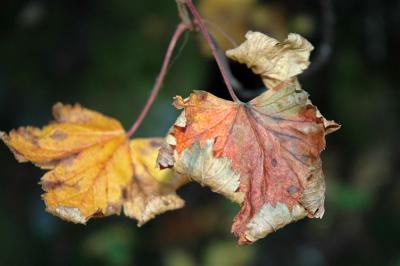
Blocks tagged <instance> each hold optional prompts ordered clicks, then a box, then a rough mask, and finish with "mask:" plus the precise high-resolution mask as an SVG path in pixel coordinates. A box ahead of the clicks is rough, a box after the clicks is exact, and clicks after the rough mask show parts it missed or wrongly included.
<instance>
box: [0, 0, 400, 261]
mask: <svg viewBox="0 0 400 266" xmlns="http://www.w3.org/2000/svg"><path fill="white" fill-rule="evenodd" d="M195 2H196V1H195ZM323 2H325V1H323V0H321V1H307V2H305V1H294V0H285V1H258V2H257V4H258V5H266V4H268V5H275V6H279V8H280V9H281V12H282V14H284V17H285V18H286V19H287V20H288V21H287V22H286V23H284V31H285V34H284V35H286V32H298V31H300V30H301V29H304V31H305V32H300V33H301V34H303V35H304V36H305V37H307V38H308V39H310V41H311V43H313V45H314V46H315V52H313V53H312V55H311V61H312V62H314V61H315V59H316V58H315V56H316V54H317V53H318V51H319V49H320V47H321V42H322V40H323V38H322V37H323V35H324V33H325V32H326V28H325V27H324V24H323V23H322V22H323V18H324V17H323V16H322V15H321V14H322V9H321V6H322V3H323ZM332 2H333V7H332V10H331V11H332V12H333V13H334V15H335V24H334V26H333V31H334V36H335V38H334V40H333V41H332V42H331V43H330V45H329V47H330V49H331V51H332V54H331V55H330V57H329V59H328V61H327V63H326V64H325V65H324V66H323V67H321V68H319V69H318V71H317V72H314V73H313V74H310V75H309V76H306V77H302V78H301V82H302V85H303V88H304V89H306V90H307V91H309V92H310V94H311V95H312V96H311V100H312V101H313V103H314V104H315V105H317V106H319V109H320V110H321V112H322V113H323V114H324V115H325V116H326V117H334V118H335V119H337V121H340V123H341V124H342V125H343V127H342V129H341V130H340V131H339V132H338V133H337V134H335V135H332V137H331V138H329V139H328V145H329V149H328V150H327V151H325V152H324V153H323V155H322V157H323V160H324V172H325V173H326V180H327V199H326V205H325V209H326V212H325V216H324V218H323V219H322V220H303V221H300V222H297V223H295V224H293V225H292V226H290V227H287V228H286V229H285V230H281V231H279V232H277V233H276V234H273V235H271V236H269V237H268V238H266V239H264V240H262V241H259V242H257V243H255V244H254V245H253V246H251V247H250V251H246V250H245V251H243V250H242V248H240V250H238V249H236V247H235V246H234V245H233V244H232V243H235V239H234V237H233V236H232V235H230V233H229V232H227V230H226V228H227V227H228V226H229V225H230V224H231V222H232V219H233V217H234V215H235V213H237V211H238V208H237V207H236V206H235V205H234V204H231V203H229V202H227V201H225V200H224V199H223V198H222V197H220V196H218V195H214V194H213V193H211V192H209V191H208V190H207V189H205V188H202V187H201V186H199V185H196V184H190V185H188V186H187V187H185V188H184V189H183V190H182V191H181V192H180V195H181V196H182V197H183V198H184V199H185V200H186V204H187V206H188V208H184V209H181V210H180V211H177V212H171V213H167V214H164V215H161V216H160V217H159V218H158V219H157V220H154V221H151V222H149V223H148V224H146V225H144V226H143V227H142V228H140V230H139V229H137V227H136V224H135V222H134V221H132V220H130V219H127V218H122V217H109V218H105V219H102V220H93V222H91V223H90V224H89V225H87V226H79V225H74V224H69V223H66V222H63V221H59V220H58V219H57V218H54V217H52V216H51V215H49V214H48V213H46V212H45V211H44V210H43V208H44V205H43V202H42V201H41V200H40V198H39V197H38V195H39V194H40V193H41V189H40V186H39V185H38V184H37V182H38V181H39V178H40V176H42V174H43V172H42V171H40V170H37V169H35V167H34V166H33V165H29V164H23V165H20V164H17V163H16V162H15V160H14V158H13V157H12V155H11V154H10V153H9V151H8V149H7V148H6V146H5V145H0V167H1V169H2V171H1V172H2V174H1V179H0V191H1V193H0V208H1V210H2V212H1V213H0V235H1V236H2V241H1V242H0V264H1V265H21V264H22V265H39V264H40V265H77V264H78V265H79V264H80V265H83V264H84V265H168V266H169V265H178V266H179V265H182V266H184V265H201V266H202V265H214V264H213V263H219V265H221V266H223V265H224V263H225V265H227V266H231V265H254V266H261V265H307V266H308V265H398V264H399V263H400V255H399V246H400V239H399V236H400V178H399V173H400V168H399V165H400V161H399V158H400V154H399V151H400V147H399V146H400V144H399V143H400V142H399V141H398V136H397V135H398V134H397V132H398V131H399V130H400V121H399V119H398V117H399V116H400V105H399V103H398V99H400V90H399V89H398V59H397V58H398V57H399V55H398V54H399V53H398V47H400V19H399V16H398V14H399V13H400V3H399V1H396V0H388V1H377V0H367V1H360V0H357V1H344V0H338V1H332ZM199 3H200V1H199ZM232 3H233V2H232ZM232 8H233V7H232ZM177 22H178V18H177V16H176V7H175V4H174V3H173V1H172V2H171V1H121V0H117V1H103V0H101V1H66V0H62V1H22V0H16V1H3V3H2V5H1V8H0V25H1V29H2V30H1V33H0V34H1V38H0V58H1V61H0V110H1V111H0V118H1V119H0V120H1V123H0V129H1V130H3V131H9V130H10V129H11V128H15V127H18V126H20V125H26V124H31V125H43V124H45V123H46V121H48V120H49V119H50V115H49V112H48V110H49V109H50V107H51V106H52V104H53V103H54V102H57V101H63V102H67V103H74V102H81V103H82V104H83V105H85V106H87V107H90V108H92V109H96V110H99V111H101V112H103V113H107V114H109V115H110V116H113V117H117V118H119V120H121V121H122V123H123V125H124V126H125V128H127V127H128V126H130V124H131V123H132V122H133V120H134V119H135V117H136V115H137V114H138V112H139V110H140V109H141V106H142V104H143V101H144V100H145V99H146V97H147V95H148V92H149V90H150V88H151V86H152V84H153V82H154V80H155V78H156V74H157V72H158V70H159V67H160V64H161V61H162V57H163V54H164V52H165V49H166V46H167V43H168V39H169V37H170V36H171V34H172V32H173V30H174V28H175V24H176V23H177ZM225 24H231V23H225ZM232 24H234V23H233V22H232ZM267 24H278V21H274V20H272V22H268V23H267ZM246 27H247V26H245V27H241V28H246ZM270 27H274V26H273V25H270ZM248 29H249V30H250V29H251V30H256V29H255V28H248ZM225 30H226V29H225ZM266 33H269V34H270V35H271V32H266ZM274 37H276V38H279V36H274ZM194 39H195V38H192V37H189V39H188V41H187V45H186V47H185V49H184V50H183V52H182V53H181V55H180V57H179V58H178V59H177V60H175V63H174V64H173V66H172V67H171V68H170V70H169V75H168V77H167V79H166V81H165V85H164V87H163V89H162V92H161V95H160V97H159V98H158V99H157V101H156V105H155V106H154V107H153V108H152V110H151V112H150V116H149V117H148V118H146V120H145V124H144V127H142V128H141V129H140V130H139V132H138V133H137V135H136V137H147V136H150V134H151V135H153V134H157V135H164V134H165V133H166V132H167V130H168V127H169V125H170V124H171V123H172V122H173V120H174V118H175V117H176V115H177V113H176V112H175V111H174V110H173V109H174V108H173V107H171V106H170V102H171V97H172V96H175V95H177V94H179V95H188V93H189V91H190V90H192V89H199V88H208V89H209V90H210V92H212V93H213V94H216V95H218V96H220V97H225V98H228V97H229V95H228V94H227V92H226V89H225V87H224V86H223V84H222V82H221V79H220V75H219V73H218V72H217V71H216V68H215V64H214V63H211V62H210V61H207V59H205V58H204V57H203V56H201V55H200V53H199V52H198V48H199V45H198V43H197V42H196V41H194ZM178 47H179V44H178ZM233 72H234V74H235V75H236V76H237V77H238V78H239V79H240V81H241V82H242V83H243V84H244V85H245V87H246V88H250V89H248V90H247V92H248V93H250V94H251V93H252V92H253V91H254V90H253V89H251V88H255V87H257V86H259V85H260V84H261V83H260V81H259V80H257V79H254V78H253V75H249V73H248V72H246V70H245V67H243V68H242V67H240V66H237V65H235V64H234V65H233ZM305 74H307V73H305ZM255 93H256V92H255ZM232 245H233V246H232ZM245 248H247V247H245ZM222 256H224V257H225V258H222ZM236 256H237V257H236ZM231 257H232V259H235V260H234V262H237V264H232V261H229V259H230V258H231ZM224 259H226V261H223V260H224Z"/></svg>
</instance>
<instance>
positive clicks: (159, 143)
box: [150, 139, 161, 148]
mask: <svg viewBox="0 0 400 266" xmlns="http://www.w3.org/2000/svg"><path fill="white" fill-rule="evenodd" d="M150 146H151V147H153V148H159V147H160V146H161V142H160V141H157V140H154V139H153V140H151V141H150Z"/></svg>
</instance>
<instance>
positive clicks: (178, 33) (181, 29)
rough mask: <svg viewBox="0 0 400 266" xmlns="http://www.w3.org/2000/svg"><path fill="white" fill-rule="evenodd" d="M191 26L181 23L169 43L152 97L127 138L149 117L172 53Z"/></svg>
mask: <svg viewBox="0 0 400 266" xmlns="http://www.w3.org/2000/svg"><path fill="white" fill-rule="evenodd" d="M189 27H190V25H188V24H186V23H180V24H179V25H178V27H177V28H176V30H175V33H174V35H173V36H172V38H171V41H170V42H169V45H168V49H167V53H166V54H165V57H164V61H163V64H162V67H161V70H160V73H159V74H158V77H157V80H156V83H155V84H154V87H153V89H152V90H151V93H150V96H149V98H148V99H147V102H146V104H145V106H144V107H143V109H142V112H141V113H140V115H139V116H138V118H137V119H136V121H135V123H134V124H133V125H132V127H131V128H130V129H129V131H128V133H127V136H128V138H130V137H131V136H132V135H133V134H134V133H135V132H136V130H137V129H138V128H139V126H140V125H141V124H142V122H143V119H144V118H145V116H146V115H147V113H148V112H149V110H150V107H151V106H152V105H153V103H154V100H155V99H156V97H157V94H158V92H159V91H160V88H161V85H162V83H163V81H164V78H165V75H166V74H167V71H168V65H169V62H170V60H171V57H172V53H173V51H174V48H175V46H176V43H177V41H178V40H179V38H180V37H181V36H182V33H184V32H185V31H186V30H187V29H189Z"/></svg>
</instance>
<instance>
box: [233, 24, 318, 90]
mask: <svg viewBox="0 0 400 266" xmlns="http://www.w3.org/2000/svg"><path fill="white" fill-rule="evenodd" d="M246 39H247V40H246V41H245V42H243V43H242V44H241V45H240V46H239V47H237V48H235V49H231V50H228V51H227V52H226V55H227V56H228V57H229V58H231V59H233V60H235V61H238V62H240V63H243V64H246V65H247V67H249V68H251V69H252V70H253V72H254V73H256V74H259V75H261V77H262V80H263V81H264V84H265V85H266V86H267V87H268V88H270V89H274V88H275V87H276V86H277V85H278V84H280V83H281V82H282V81H290V80H291V79H292V78H294V77H295V76H297V75H298V74H300V73H302V72H303V71H304V70H305V69H306V68H307V67H308V65H309V64H310V62H309V61H308V58H309V56H310V52H311V51H312V50H313V49H314V47H313V46H312V45H311V44H310V43H309V42H308V41H307V40H306V39H304V38H303V37H301V36H300V35H298V34H295V33H290V34H289V35H288V37H287V39H286V40H284V41H283V42H279V41H277V40H276V39H274V38H271V37H269V36H267V35H265V34H262V33H260V32H251V31H249V32H248V33H247V34H246Z"/></svg>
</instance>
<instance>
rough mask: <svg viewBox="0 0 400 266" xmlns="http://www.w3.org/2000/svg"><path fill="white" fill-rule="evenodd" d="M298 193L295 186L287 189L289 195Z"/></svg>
mask: <svg viewBox="0 0 400 266" xmlns="http://www.w3.org/2000/svg"><path fill="white" fill-rule="evenodd" d="M298 191H299V188H298V187H296V186H293V185H291V186H290V187H288V189H287V192H288V193H290V194H293V193H296V192H298Z"/></svg>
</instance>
